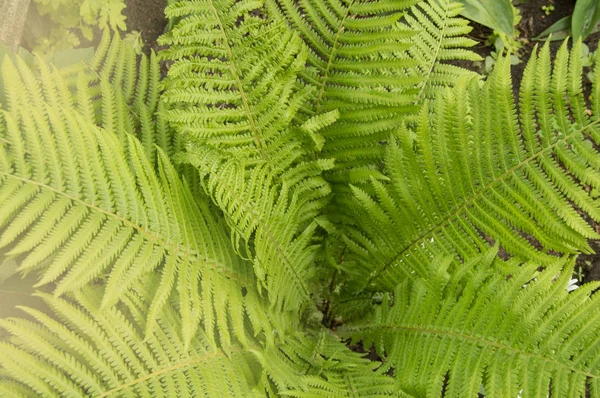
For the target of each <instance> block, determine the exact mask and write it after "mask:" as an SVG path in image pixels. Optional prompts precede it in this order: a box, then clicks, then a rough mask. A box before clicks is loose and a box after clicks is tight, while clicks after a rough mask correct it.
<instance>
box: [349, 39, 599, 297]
mask: <svg viewBox="0 0 600 398" xmlns="http://www.w3.org/2000/svg"><path fill="white" fill-rule="evenodd" d="M581 76H582V65H581V57H580V44H576V45H574V47H573V49H572V50H571V53H570V55H569V51H568V50H567V47H566V43H565V44H564V45H563V46H562V47H561V49H560V50H559V51H558V53H557V56H556V60H555V61H554V63H553V66H552V63H551V61H550V52H549V47H548V45H545V46H544V47H543V48H542V49H541V50H540V51H539V54H537V53H534V54H533V55H532V57H531V59H530V60H529V63H528V65H527V68H526V69H525V74H524V76H523V80H522V82H521V89H520V99H519V106H518V108H517V106H516V105H515V103H514V100H513V97H512V84H511V81H510V73H509V63H508V61H507V60H501V61H499V62H498V66H497V67H496V68H495V70H494V72H493V74H492V75H491V76H490V77H489V78H488V79H487V80H486V81H485V82H480V81H479V79H476V78H472V79H465V80H462V81H461V82H460V83H459V84H457V86H456V87H455V88H454V89H447V90H444V91H443V92H441V93H440V94H439V95H438V96H437V97H436V98H435V100H434V101H433V102H432V103H431V104H430V105H429V106H428V107H426V108H423V110H422V111H421V115H420V118H419V119H420V120H419V123H418V125H417V127H416V128H415V130H414V131H412V130H410V129H408V128H406V127H404V128H402V129H400V130H399V132H398V134H397V135H396V137H395V138H394V139H393V140H392V142H391V144H390V145H389V146H388V148H387V155H386V160H385V162H386V170H387V175H388V176H389V181H385V182H382V181H373V182H372V187H371V189H370V192H367V191H366V190H364V189H361V188H359V187H354V188H353V189H354V193H355V197H356V201H357V203H359V204H360V206H359V207H357V209H360V210H358V212H357V216H356V218H357V219H359V220H360V221H359V222H358V223H357V225H358V226H359V228H349V229H348V233H347V237H348V238H347V241H348V242H349V244H350V248H351V249H352V253H353V254H354V255H353V256H351V257H352V259H350V260H349V261H348V264H349V265H348V272H349V273H351V274H353V278H354V280H355V281H356V283H357V285H354V286H355V287H357V288H358V290H364V289H367V290H369V289H372V288H375V289H382V288H385V289H393V288H394V286H396V284H397V283H399V282H401V281H402V280H404V279H406V278H413V277H415V276H418V277H420V278H427V275H428V272H429V270H428V269H427V268H426V267H424V265H426V264H428V262H429V261H431V259H432V258H434V257H435V256H437V255H439V254H440V253H444V254H448V255H453V256H456V257H457V258H462V259H469V258H471V257H473V256H474V255H477V253H478V252H480V251H482V250H485V248H486V247H487V246H489V244H490V243H489V242H490V241H492V242H493V241H496V242H498V243H499V244H500V245H501V247H502V248H503V249H504V250H505V251H506V252H507V253H508V254H509V255H511V256H514V257H516V258H518V259H521V260H524V261H534V262H536V263H538V264H540V265H543V264H546V263H549V262H552V261H554V255H553V254H551V253H567V254H569V253H581V252H583V253H587V252H590V250H591V249H590V247H589V246H588V243H587V239H598V237H599V235H598V233H597V232H596V231H594V229H593V228H592V227H591V226H590V225H589V224H588V223H587V222H586V221H585V220H584V219H583V217H582V216H581V215H580V213H579V212H578V209H581V210H582V211H583V212H584V213H585V214H587V215H588V216H589V217H590V218H592V219H594V220H600V207H599V206H598V202H597V201H596V200H594V199H593V198H592V197H591V196H590V194H589V189H588V187H590V188H593V189H598V187H599V186H600V180H599V179H598V175H599V174H598V172H599V170H600V162H599V159H600V158H599V154H598V151H597V145H598V143H599V142H600V141H599V137H600V135H599V133H600V124H599V120H600V119H598V117H599V115H600V113H598V111H599V109H598V103H599V98H598V95H599V92H598V89H599V88H598V86H599V85H598V83H597V82H596V83H595V84H594V86H593V92H592V95H591V101H592V102H591V105H592V111H591V112H589V110H588V109H587V105H586V100H585V98H584V94H583V90H582V86H581ZM549 252H551V253H549ZM349 257H350V256H349Z"/></svg>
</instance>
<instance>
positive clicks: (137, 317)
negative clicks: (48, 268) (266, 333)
mask: <svg viewBox="0 0 600 398" xmlns="http://www.w3.org/2000/svg"><path fill="white" fill-rule="evenodd" d="M42 297H43V299H44V301H45V302H46V303H47V304H48V306H49V307H50V308H52V311H53V312H54V314H53V315H50V314H45V313H43V312H41V311H38V310H33V309H29V308H22V310H23V311H24V312H25V313H26V314H27V315H28V316H29V318H30V319H25V318H10V319H3V320H0V328H1V329H3V330H4V331H6V332H8V333H10V335H11V338H10V340H9V341H8V342H2V343H0V350H1V351H2V353H3V355H1V356H0V394H1V395H2V396H7V397H8V396H11V397H16V396H23V397H33V396H38V397H40V396H43V397H84V396H85V397H109V396H122V397H175V396H177V397H218V398H221V397H252V396H261V395H259V390H257V389H256V387H257V385H258V383H259V381H260V377H261V373H262V367H261V365H260V362H259V360H258V358H257V357H256V355H257V354H256V353H255V352H253V350H252V349H251V348H242V347H238V346H236V347H230V349H229V350H227V351H224V350H223V349H221V348H219V347H218V346H215V345H214V343H213V342H212V339H211V338H210V337H209V336H207V335H206V334H205V333H204V332H203V331H202V330H198V331H197V332H196V333H195V334H194V335H193V336H192V338H191V340H190V341H189V342H187V343H186V342H185V341H184V340H183V339H182V338H181V335H180V332H181V329H182V328H183V324H182V320H181V317H180V316H179V314H178V311H177V308H176V307H174V306H172V305H170V304H167V305H166V306H165V310H164V311H163V312H161V314H160V315H159V316H157V319H156V324H157V326H156V327H155V328H154V329H153V331H152V332H151V333H149V334H144V327H145V322H146V315H147V313H148V311H150V305H149V304H148V302H147V301H146V298H147V297H141V296H139V295H137V294H128V295H127V297H125V298H124V300H123V303H122V304H121V305H119V306H118V307H113V308H111V309H110V310H108V311H106V312H102V311H99V306H100V302H101V298H102V292H101V291H100V290H98V289H93V288H85V289H84V290H82V291H80V292H77V293H75V294H73V295H72V298H71V297H69V298H59V297H54V296H51V295H42ZM258 355H260V353H258ZM262 396H264V395H262Z"/></svg>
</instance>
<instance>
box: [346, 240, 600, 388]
mask: <svg viewBox="0 0 600 398" xmlns="http://www.w3.org/2000/svg"><path fill="white" fill-rule="evenodd" d="M492 253H494V252H492ZM489 254H490V253H487V254H486V255H485V256H484V257H483V258H479V259H476V260H475V261H473V262H470V263H468V264H466V265H465V264H460V265H455V266H450V267H449V268H448V265H449V264H450V261H439V263H438V264H435V265H434V266H433V267H431V269H432V272H431V273H430V276H429V278H430V279H429V281H426V280H424V279H417V280H415V281H412V280H406V281H404V282H403V283H401V284H399V285H398V286H397V288H396V289H395V291H394V293H393V294H390V295H386V296H385V297H384V298H383V301H382V302H381V304H379V305H377V306H376V308H375V309H374V310H373V313H372V315H371V316H370V317H366V318H365V319H363V320H361V321H360V322H357V323H356V324H352V325H347V326H344V327H343V328H342V330H341V331H340V333H341V335H342V336H348V337H352V338H353V339H356V340H362V341H363V343H364V344H365V345H366V346H369V345H371V344H374V345H375V347H376V349H377V351H378V353H379V354H380V355H382V356H384V357H385V359H384V363H385V364H386V366H389V367H390V368H391V369H393V373H394V377H395V379H396V380H397V383H398V384H399V386H400V387H401V388H403V389H404V390H405V391H407V392H408V393H411V394H414V395H415V396H420V397H424V396H427V397H442V396H443V397H474V396H477V395H478V394H479V393H483V394H484V395H485V396H486V397H517V396H523V397H545V396H557V397H584V396H590V397H598V396H600V389H599V387H600V361H599V358H600V336H599V335H598V333H597V330H598V327H600V312H598V311H597V308H598V304H599V301H598V300H599V299H600V296H599V295H598V294H597V293H593V294H592V292H594V291H595V290H597V289H598V287H599V285H598V283H590V284H586V285H584V286H581V287H579V288H577V289H576V290H574V291H572V292H569V291H568V290H572V289H567V287H568V286H569V280H570V279H571V275H572V272H573V261H570V260H569V261H568V264H566V265H565V260H558V259H557V261H555V262H554V263H553V264H551V265H550V266H548V267H547V269H545V270H543V271H539V270H538V266H537V265H535V264H524V265H522V266H521V267H516V268H515V269H514V270H513V272H512V273H511V274H508V275H507V274H506V273H503V272H499V271H498V270H497V269H495V265H494V264H492V263H491V261H490V260H493V259H494V256H490V255H489ZM486 258H487V259H486ZM563 266H564V268H563ZM588 394H589V395H588Z"/></svg>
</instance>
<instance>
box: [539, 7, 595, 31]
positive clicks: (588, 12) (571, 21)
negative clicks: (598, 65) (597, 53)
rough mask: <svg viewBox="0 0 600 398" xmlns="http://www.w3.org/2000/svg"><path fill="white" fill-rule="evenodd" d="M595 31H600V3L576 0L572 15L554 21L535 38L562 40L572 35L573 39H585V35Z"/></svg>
mask: <svg viewBox="0 0 600 398" xmlns="http://www.w3.org/2000/svg"><path fill="white" fill-rule="evenodd" d="M597 32H600V5H599V4H598V2H597V1H595V0H577V3H576V4H575V9H574V10H573V14H572V15H568V16H566V17H564V18H561V19H559V20H558V21H556V22H555V23H553V24H552V25H551V26H550V27H548V28H547V29H545V30H544V31H543V32H542V33H540V34H539V35H538V36H537V37H536V39H538V40H545V39H546V38H550V40H563V39H564V38H565V37H568V36H573V39H574V40H579V39H581V40H585V38H586V37H588V36H589V35H591V34H593V33H597ZM550 35H552V36H551V37H550Z"/></svg>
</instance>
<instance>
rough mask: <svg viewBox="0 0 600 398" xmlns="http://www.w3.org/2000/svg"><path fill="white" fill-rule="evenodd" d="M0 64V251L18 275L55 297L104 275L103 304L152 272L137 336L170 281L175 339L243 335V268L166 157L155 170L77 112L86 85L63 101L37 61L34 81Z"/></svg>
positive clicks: (134, 144) (55, 78) (249, 282)
mask: <svg viewBox="0 0 600 398" xmlns="http://www.w3.org/2000/svg"><path fill="white" fill-rule="evenodd" d="M2 69H3V76H2V78H3V82H4V86H5V88H6V94H7V98H8V102H7V104H5V105H3V108H4V109H3V113H2V120H1V122H2V123H1V124H0V209H1V212H0V228H1V235H0V246H2V247H4V248H7V249H8V253H7V254H8V255H9V256H13V257H18V258H19V261H20V264H21V265H20V270H21V271H22V272H30V271H38V272H39V273H40V275H41V276H40V280H39V285H45V284H52V286H54V289H53V290H54V292H55V293H56V294H62V293H65V292H69V291H75V290H77V289H79V288H81V287H83V286H84V285H86V284H89V283H92V282H97V281H104V282H105V294H104V300H103V306H104V307H106V308H108V307H110V306H111V305H113V304H115V303H116V302H118V300H119V299H120V298H121V297H122V295H123V294H125V293H126V291H127V290H128V289H130V288H132V287H133V286H134V285H136V284H137V283H139V277H140V276H142V275H143V274H145V273H148V272H159V273H160V274H161V275H162V278H161V283H160V284H159V285H158V286H156V291H155V292H154V296H153V297H154V300H153V302H152V305H151V306H150V310H149V313H148V314H147V315H148V319H147V330H148V331H150V330H151V328H152V326H153V324H154V320H155V318H156V317H157V315H158V314H159V312H160V309H161V308H162V306H163V305H164V303H165V302H166V301H167V299H168V297H170V296H171V293H172V290H173V289H174V288H176V289H177V290H178V292H179V297H180V301H181V302H180V306H179V307H180V311H181V315H182V319H183V320H184V322H183V325H184V330H183V335H184V338H185V339H186V340H190V339H191V338H192V336H193V335H194V332H195V331H196V330H197V328H198V326H199V325H200V324H202V325H203V326H204V327H205V328H206V332H207V335H208V336H211V337H212V338H213V339H217V336H218V338H219V339H220V341H221V342H222V343H223V344H225V345H226V344H227V342H228V341H229V340H230V338H231V337H230V335H231V332H232V331H233V334H234V335H235V334H236V333H237V334H238V335H239V336H241V337H239V338H243V335H244V334H243V333H239V331H240V330H241V329H242V328H241V326H240V325H241V323H243V319H244V314H245V312H246V311H254V312H255V313H256V314H260V313H261V311H262V310H261V309H260V304H257V302H256V300H258V296H257V293H256V289H255V284H256V280H255V278H254V276H253V273H252V269H251V264H249V263H246V262H244V261H242V260H240V259H239V258H238V256H236V254H235V253H234V251H233V249H232V247H231V245H230V242H229V239H228V238H227V234H226V229H225V227H224V224H223V223H222V222H220V221H219V220H218V219H217V217H216V216H215V215H214V214H211V211H210V210H211V209H210V208H208V207H202V206H198V205H197V202H196V201H195V200H194V198H193V197H192V195H191V192H190V190H189V189H188V187H187V185H186V184H185V183H184V182H182V181H181V180H180V179H179V177H178V175H177V173H176V171H175V170H174V168H173V167H172V166H171V164H170V162H169V160H168V159H167V158H166V156H165V155H164V154H163V153H162V152H159V153H160V154H161V155H160V161H159V164H158V171H155V167H154V165H153V164H152V163H151V162H150V160H149V159H148V157H147V154H146V153H145V151H144V148H143V146H142V144H141V143H140V142H139V141H138V140H137V139H135V138H134V137H132V136H131V135H127V136H126V137H125V138H126V139H127V142H128V144H127V148H126V149H125V150H124V149H123V147H122V145H121V144H120V142H119V138H118V135H117V134H116V133H115V132H114V131H113V130H107V129H106V128H104V127H103V128H100V127H98V126H97V125H96V124H95V123H94V121H95V120H94V119H91V120H90V119H89V116H90V115H88V114H86V113H84V112H81V110H80V109H81V107H82V106H85V104H93V101H92V99H91V98H90V97H89V95H88V94H87V92H86V91H85V88H84V90H83V92H78V93H77V95H76V96H75V100H74V99H73V96H72V95H71V92H70V91H69V90H68V89H67V88H66V85H65V84H64V81H63V80H62V78H61V76H60V73H59V72H57V71H56V70H51V69H48V68H47V67H46V66H45V65H44V64H43V63H40V69H41V71H42V72H41V73H40V76H41V78H40V79H39V80H38V79H37V78H36V77H35V76H34V75H33V73H32V72H31V71H30V70H29V69H28V68H27V67H26V66H22V65H21V67H20V68H18V69H17V68H15V66H14V65H13V64H12V63H11V62H10V61H9V60H6V61H5V63H4V64H3V68H2ZM86 87H87V85H86ZM109 88H110V87H107V88H106V89H105V90H104V91H109ZM112 94H114V93H112ZM100 116H102V114H101V115H100ZM113 127H114V126H113ZM122 140H123V139H121V141H122ZM242 288H246V289H247V294H246V296H245V297H244V293H243V292H242ZM225 292H226V293H225ZM246 302H252V305H248V306H246V304H245V303H246ZM230 315H231V316H230ZM255 317H256V319H257V320H258V319H261V315H256V316H255ZM263 320H264V319H263ZM229 321H231V322H233V327H232V328H230V325H229V323H228V322H229ZM266 324H268V321H266V322H265V325H266ZM257 327H258V329H257V332H259V331H260V329H261V327H262V326H257Z"/></svg>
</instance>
